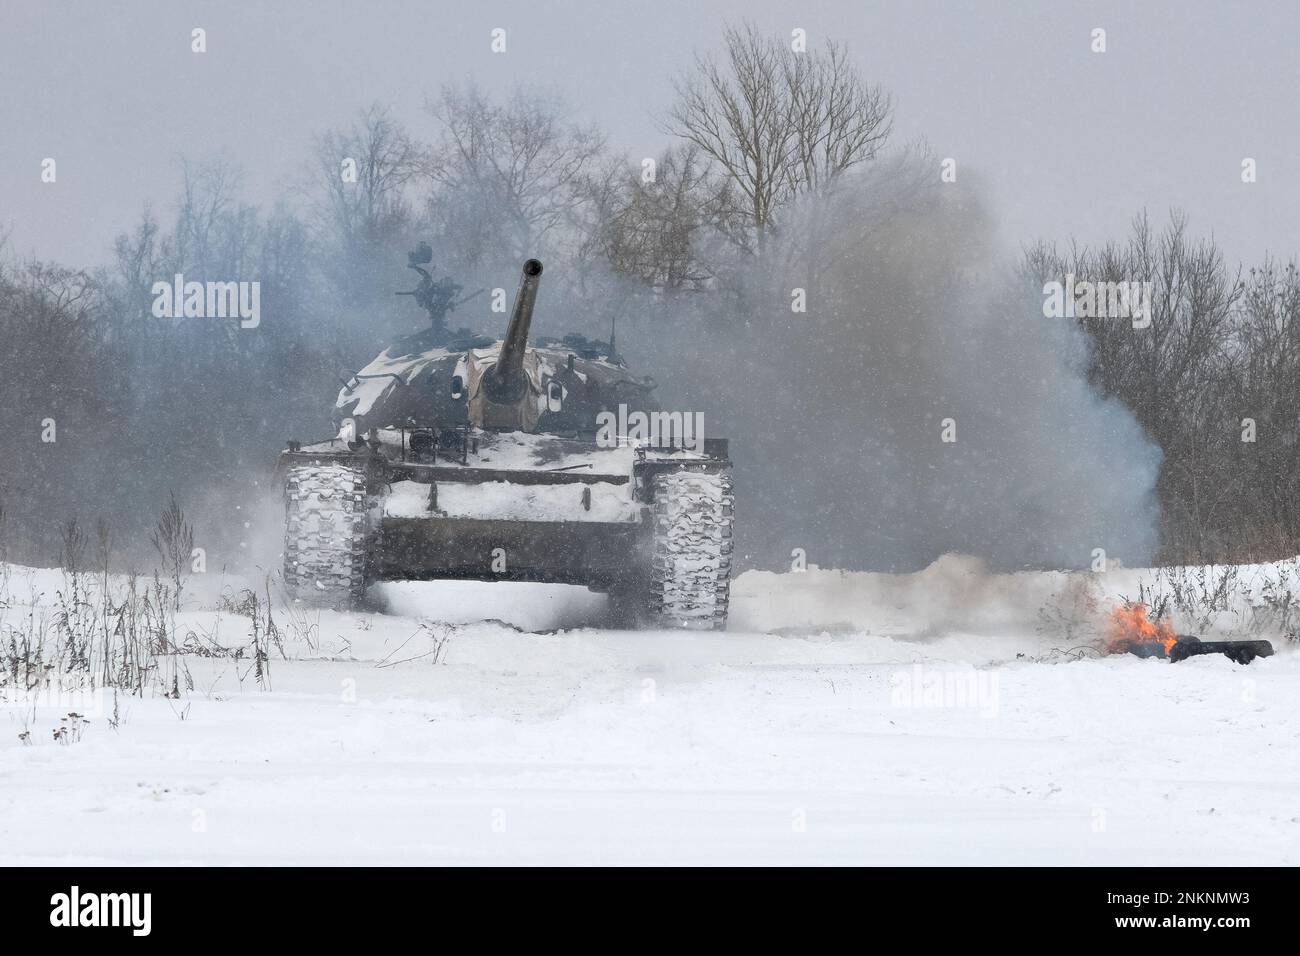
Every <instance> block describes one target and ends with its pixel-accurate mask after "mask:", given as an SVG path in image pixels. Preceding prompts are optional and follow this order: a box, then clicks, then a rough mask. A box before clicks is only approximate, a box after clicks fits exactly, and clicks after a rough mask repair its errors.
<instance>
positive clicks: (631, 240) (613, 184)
mask: <svg viewBox="0 0 1300 956" xmlns="http://www.w3.org/2000/svg"><path fill="white" fill-rule="evenodd" d="M596 185H597V187H598V188H596V189H595V190H593V204H592V205H593V207H594V210H595V217H596V220H597V226H596V228H595V230H594V231H593V234H592V241H593V245H594V246H595V247H596V248H598V250H599V252H600V254H601V255H602V256H603V258H604V259H605V261H607V262H608V263H609V264H610V266H612V267H613V268H614V270H615V271H616V272H619V273H621V274H623V275H626V276H631V277H633V278H635V279H638V280H640V281H641V282H643V283H645V284H646V285H648V286H650V287H651V288H654V289H657V290H661V291H681V290H687V291H695V290H700V289H702V288H704V287H705V286H706V285H707V283H708V282H709V280H710V279H711V278H712V273H711V271H710V270H709V269H708V267H707V266H706V265H705V264H704V263H703V262H702V261H701V254H700V253H701V250H700V248H699V246H700V243H699V242H698V236H699V233H700V232H701V230H702V229H703V228H704V227H705V225H706V224H707V222H708V221H709V219H710V217H711V216H713V215H714V209H713V206H714V204H715V202H716V198H717V192H716V184H715V183H714V182H713V181H712V178H711V177H710V176H709V173H708V170H707V168H706V164H705V162H704V161H703V156H702V155H701V153H700V150H699V148H698V147H696V146H693V145H690V144H685V145H681V146H678V147H675V148H673V149H669V150H667V151H666V152H664V153H663V155H661V156H660V157H659V158H658V159H657V160H656V161H655V164H654V174H653V176H647V175H646V172H645V169H644V167H632V168H630V169H629V168H628V167H626V166H624V165H622V164H619V165H618V166H617V168H616V169H615V170H614V171H613V173H612V175H610V176H608V177H604V178H602V179H600V180H599V181H598V182H597V184H596Z"/></svg>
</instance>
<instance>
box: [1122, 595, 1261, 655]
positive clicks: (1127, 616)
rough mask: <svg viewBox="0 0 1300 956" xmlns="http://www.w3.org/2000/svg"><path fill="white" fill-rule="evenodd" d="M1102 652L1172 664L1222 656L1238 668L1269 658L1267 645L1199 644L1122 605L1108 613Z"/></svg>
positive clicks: (1140, 607) (1140, 609) (1139, 607)
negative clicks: (1203, 655) (1155, 659)
mask: <svg viewBox="0 0 1300 956" xmlns="http://www.w3.org/2000/svg"><path fill="white" fill-rule="evenodd" d="M1105 649H1106V652H1107V653H1110V654H1126V653H1127V654H1135V655H1136V656H1138V657H1162V658H1166V659H1167V660H1169V661H1171V662H1173V663H1177V662H1178V661H1181V660H1186V659H1187V658H1189V657H1196V656H1198V655H1201V654H1222V655H1224V656H1225V657H1227V658H1228V659H1229V660H1232V661H1236V662H1237V663H1238V664H1249V663H1250V662H1251V661H1253V660H1254V659H1255V658H1257V657H1271V656H1272V655H1273V645H1272V644H1270V643H1269V642H1268V641H1202V640H1201V639H1200V638H1199V637H1194V636H1192V635H1191V634H1175V633H1174V629H1173V627H1172V626H1171V625H1170V624H1169V622H1168V621H1166V620H1164V619H1158V620H1155V621H1153V620H1151V619H1150V618H1149V617H1148V616H1147V606H1146V605H1145V604H1126V605H1124V606H1123V607H1117V608H1115V610H1113V611H1112V612H1111V615H1110V627H1109V629H1108V632H1107V635H1106V639H1105Z"/></svg>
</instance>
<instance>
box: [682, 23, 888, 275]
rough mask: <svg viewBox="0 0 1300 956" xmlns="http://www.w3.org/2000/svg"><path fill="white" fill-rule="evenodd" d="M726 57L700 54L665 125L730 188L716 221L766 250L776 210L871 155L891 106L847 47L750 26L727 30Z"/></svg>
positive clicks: (883, 135) (745, 243) (745, 245)
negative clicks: (802, 43) (807, 42)
mask: <svg viewBox="0 0 1300 956" xmlns="http://www.w3.org/2000/svg"><path fill="white" fill-rule="evenodd" d="M725 46H726V53H725V56H724V58H723V61H722V62H721V63H719V62H718V61H717V60H715V59H713V58H711V57H707V56H700V57H697V58H696V62H695V67H694V69H693V70H692V71H691V72H690V73H688V74H687V75H685V76H684V77H682V78H681V79H679V80H678V81H677V83H676V90H677V102H676V103H675V104H674V105H673V107H672V108H671V110H670V111H669V114H668V119H667V121H666V123H665V124H664V125H665V128H666V129H667V131H668V132H670V133H672V134H674V135H676V136H680V137H681V138H683V139H684V140H686V141H687V142H689V143H692V144H694V145H695V146H696V147H697V148H698V149H699V150H701V151H702V153H703V154H704V155H705V156H707V157H708V158H709V159H710V160H711V161H712V162H713V163H714V164H716V166H717V168H718V169H719V170H720V171H721V172H722V174H723V176H724V177H725V178H726V180H727V181H728V184H729V185H730V186H731V187H732V190H733V192H732V199H733V202H732V203H731V204H730V205H729V206H728V207H727V210H726V211H727V213H728V214H727V215H722V216H719V218H718V225H719V226H720V227H722V228H723V229H724V231H725V232H726V233H727V235H728V236H729V237H730V238H731V240H732V241H733V242H735V243H736V244H737V245H739V246H740V247H741V248H742V249H745V250H746V251H749V252H756V251H761V250H762V248H763V246H764V243H765V237H766V236H767V234H768V233H769V232H770V231H771V230H772V229H773V227H774V226H775V225H776V217H777V214H778V212H779V210H780V208H781V207H782V206H783V205H784V204H785V203H787V202H788V201H789V200H790V199H792V198H793V197H795V196H797V195H799V194H801V193H804V192H808V191H814V190H819V189H822V188H823V187H825V186H826V185H827V184H829V183H830V182H831V181H832V180H834V179H835V177H837V176H838V175H839V174H840V173H843V172H844V171H845V170H847V169H850V168H852V167H854V166H856V165H858V164H860V163H863V162H866V161H868V160H870V159H871V158H872V157H874V156H875V155H876V154H877V153H878V152H879V151H880V149H881V147H882V146H883V145H884V143H885V141H886V139H888V137H889V133H890V131H891V127H892V113H893V108H892V106H891V104H890V101H889V97H888V96H887V95H886V94H885V93H884V92H883V91H882V90H881V89H880V87H878V86H873V85H870V84H868V83H867V82H866V81H865V80H864V79H863V78H862V76H861V75H860V74H859V72H858V71H857V69H856V68H855V67H854V66H853V65H852V63H850V62H849V59H848V53H847V51H846V48H845V47H844V46H843V45H840V44H836V43H834V42H828V43H827V45H826V49H825V50H824V51H806V52H795V51H794V50H793V49H791V48H790V47H789V46H787V45H786V44H785V43H783V42H782V41H780V40H779V39H777V38H775V37H768V36H765V35H763V34H762V33H760V32H759V31H758V30H757V29H756V28H755V27H753V26H752V25H750V24H746V25H745V26H743V27H741V28H735V27H732V28H729V29H728V30H727V31H726V38H725Z"/></svg>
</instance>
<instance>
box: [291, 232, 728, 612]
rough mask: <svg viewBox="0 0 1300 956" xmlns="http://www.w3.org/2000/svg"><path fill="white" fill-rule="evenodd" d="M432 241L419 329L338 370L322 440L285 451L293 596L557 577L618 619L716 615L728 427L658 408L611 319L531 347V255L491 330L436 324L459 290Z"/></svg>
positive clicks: (352, 601)
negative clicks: (708, 427)
mask: <svg viewBox="0 0 1300 956" xmlns="http://www.w3.org/2000/svg"><path fill="white" fill-rule="evenodd" d="M429 253H430V250H429V249H428V247H427V246H424V245H423V244H422V246H421V248H420V249H419V250H417V252H415V253H412V254H411V262H410V267H411V268H413V269H416V271H418V272H419V273H420V274H421V276H422V284H421V288H419V289H417V290H415V291H414V292H413V293H404V294H411V295H414V296H415V297H416V300H417V301H418V302H420V303H421V304H422V305H423V306H424V307H425V308H426V310H427V311H428V312H429V316H430V323H429V325H428V327H427V328H425V329H424V330H423V331H421V332H419V333H416V334H415V335H411V336H408V337H406V338H404V339H402V340H400V341H398V342H396V343H394V344H393V345H392V346H390V347H389V348H388V349H386V350H385V351H384V352H383V353H382V354H381V355H379V356H378V357H377V358H376V359H375V360H374V361H372V362H371V363H370V364H369V365H367V366H366V367H365V368H363V369H361V370H360V371H359V372H357V373H355V374H354V375H352V376H350V377H349V378H348V379H347V380H346V381H344V382H343V386H342V388H341V390H340V391H339V393H338V397H337V400H336V403H335V409H334V416H333V427H334V428H335V429H336V433H335V435H334V437H332V438H329V439H326V440H323V441H315V442H303V441H298V440H293V441H290V442H289V444H288V447H287V449H286V450H285V451H284V452H283V453H282V455H281V457H280V463H279V469H278V473H279V474H280V475H282V477H283V481H284V489H285V539H284V580H285V584H286V586H287V587H288V588H289V590H290V592H291V593H292V594H293V596H294V597H295V598H296V599H298V600H303V601H310V602H313V603H318V604H323V605H327V606H332V607H336V608H340V609H346V608H352V607H356V606H358V605H359V604H361V603H362V602H364V601H365V599H366V592H367V588H369V587H370V586H371V585H372V584H374V583H376V582H380V581H398V580H436V579H462V580H481V581H535V582H547V583H562V584H573V585H582V586H586V587H588V588H591V589H593V590H597V591H603V592H606V593H608V594H609V595H610V602H611V606H612V608H613V609H614V611H615V613H616V615H617V617H618V618H619V619H621V620H623V621H626V622H627V623H628V624H632V625H638V626H651V627H670V628H693V629H721V628H724V627H725V626H726V621H727V609H728V601H729V595H730V578H731V565H732V530H733V498H732V480H731V471H732V469H731V461H730V458H729V455H728V448H727V441H726V440H725V439H723V438H715V437H712V436H706V435H705V434H704V428H703V416H702V415H701V414H700V413H697V412H690V413H686V412H677V411H664V410H663V409H661V408H660V407H659V405H658V403H657V402H656V401H655V398H654V395H653V391H654V382H653V380H652V379H651V378H649V377H644V376H637V375H634V374H633V373H632V372H631V371H630V370H629V369H628V367H627V365H626V363H625V362H624V360H623V359H622V357H621V356H619V355H618V353H617V350H616V348H615V345H614V341H613V339H614V335H613V333H612V332H611V335H610V339H611V341H610V342H608V343H606V342H599V341H593V340H588V339H586V338H584V337H582V336H578V335H569V336H565V337H564V338H563V339H561V340H558V341H556V340H541V341H533V339H532V337H531V336H530V332H531V325H532V319H533V311H534V308H535V306H536V303H537V301H538V296H539V293H540V291H541V288H542V271H543V270H542V263H541V262H540V261H539V260H537V259H529V260H527V261H526V262H525V263H524V265H523V270H522V275H521V277H520V284H519V291H518V293H517V294H516V295H515V299H514V303H513V308H512V310H511V312H510V318H509V323H508V325H507V327H506V328H505V330H504V336H503V337H502V338H501V339H499V340H498V339H493V338H491V337H489V336H484V335H478V334H474V333H471V332H470V331H469V330H467V329H459V330H456V331H452V330H449V329H448V328H447V324H446V321H445V319H446V313H447V311H449V310H450V309H451V308H454V306H455V305H456V304H458V303H456V302H455V301H454V293H453V292H451V291H450V290H453V289H454V291H455V292H459V288H460V287H459V286H455V285H454V284H453V283H448V282H447V280H443V282H442V283H437V284H435V283H433V280H432V277H431V276H430V274H429V272H428V271H427V270H425V269H424V268H423V266H424V265H427V264H428V262H429V260H430V258H431V255H430V254H429ZM422 290H423V291H424V293H425V294H423V295H422V294H421V292H422ZM431 290H433V291H431ZM435 292H436V294H434V293H435ZM476 294H477V293H476ZM462 301H463V300H462Z"/></svg>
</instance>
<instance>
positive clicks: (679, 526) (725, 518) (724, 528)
mask: <svg viewBox="0 0 1300 956" xmlns="http://www.w3.org/2000/svg"><path fill="white" fill-rule="evenodd" d="M733 510H734V502H733V498H732V493H731V474H730V471H722V472H713V473H709V472H696V471H676V472H665V473H662V474H659V475H657V476H656V477H655V483H654V545H653V547H654V552H653V556H652V562H651V581H650V593H649V604H650V611H651V613H652V615H653V616H654V617H655V618H656V619H657V621H658V623H659V624H660V625H661V626H664V627H680V628H690V629H694V630H721V629H722V628H724V627H726V624H727V604H728V601H729V600H730V596H731V559H732V551H733V543H732V525H733V521H734V517H733Z"/></svg>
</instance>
